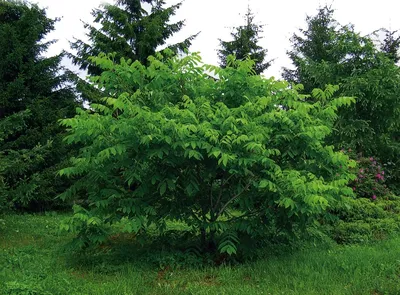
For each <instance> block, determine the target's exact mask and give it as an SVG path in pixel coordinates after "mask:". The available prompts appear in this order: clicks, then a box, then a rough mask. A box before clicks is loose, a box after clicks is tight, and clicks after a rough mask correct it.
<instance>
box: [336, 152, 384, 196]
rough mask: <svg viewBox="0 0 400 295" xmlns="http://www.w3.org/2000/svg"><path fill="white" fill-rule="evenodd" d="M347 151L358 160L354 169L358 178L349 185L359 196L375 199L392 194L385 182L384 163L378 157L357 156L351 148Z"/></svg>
mask: <svg viewBox="0 0 400 295" xmlns="http://www.w3.org/2000/svg"><path fill="white" fill-rule="evenodd" d="M342 151H343V150H342ZM343 152H344V151H343ZM345 153H347V154H349V156H350V158H353V159H355V160H356V161H357V167H356V168H354V171H353V172H354V174H356V175H357V178H356V179H355V180H354V181H352V182H351V183H350V184H349V185H350V186H351V187H352V189H353V191H354V193H355V194H356V196H357V197H358V198H369V199H371V200H373V201H374V200H376V199H377V198H380V197H384V196H387V195H388V194H390V190H389V189H388V187H387V186H386V184H385V179H386V175H385V171H384V170H383V165H382V164H381V163H380V162H379V160H378V159H376V158H374V157H362V156H357V155H355V154H354V153H352V150H351V149H349V150H348V151H346V152H345Z"/></svg>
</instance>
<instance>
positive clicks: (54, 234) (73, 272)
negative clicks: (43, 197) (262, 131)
mask: <svg viewBox="0 0 400 295" xmlns="http://www.w3.org/2000/svg"><path fill="white" fill-rule="evenodd" d="M62 218H63V216H62V215H56V214H54V215H41V216H39V215H10V216H6V217H4V218H3V220H4V224H3V225H2V222H1V221H0V294H15V295H17V294H18V295H31V294H40V295H46V294H68V295H73V294H79V295H83V294H90V295H97V294H112V295H119V294H121V295H125V294H126V295H127V294H207V295H211V294H306V295H312V294H334V295H340V294H360V295H361V294H362V295H364V294H372V295H378V294H388V295H395V294H400V237H399V236H398V237H393V238H391V239H388V240H386V241H382V242H379V243H375V244H373V245H372V244H371V245H358V246H338V245H327V244H326V243H325V244H319V245H318V246H304V247H300V248H299V249H297V250H292V251H290V253H288V252H286V254H284V252H283V251H281V253H280V254H274V255H272V254H268V251H272V249H266V250H265V251H266V254H265V258H264V259H259V260H257V261H253V262H248V263H245V264H242V265H236V266H221V267H208V268H207V267H204V268H200V267H196V261H194V263H193V265H192V266H190V265H186V266H185V267H169V266H167V265H168V263H169V262H171V261H168V259H172V260H173V259H175V262H176V259H179V256H171V255H170V253H169V252H165V253H166V254H165V257H164V258H165V260H164V261H163V260H160V259H162V257H161V258H160V256H157V255H159V253H158V254H156V253H154V254H151V251H148V249H147V252H146V253H148V255H143V253H142V254H141V252H138V251H137V250H136V249H134V248H133V246H132V243H130V242H129V239H127V238H126V237H117V238H116V241H115V242H114V243H115V247H112V248H105V249H104V251H102V252H100V253H94V254H92V255H90V256H86V257H79V256H76V255H71V254H68V253H67V252H65V251H63V250H62V249H63V245H65V243H66V242H67V241H69V240H70V239H71V236H70V235H65V234H60V233H59V231H58V226H59V223H60V221H61V219H62ZM121 241H123V242H124V243H121ZM149 253H150V254H149ZM161 256H162V252H161ZM157 257H158V258H157ZM156 258H157V259H158V260H157V259H156ZM160 261H161V262H163V264H162V263H160ZM155 262H156V263H155ZM157 263H159V265H160V267H158V266H157ZM177 265H179V261H178V263H177Z"/></svg>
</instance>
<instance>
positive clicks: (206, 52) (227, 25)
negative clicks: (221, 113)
mask: <svg viewBox="0 0 400 295" xmlns="http://www.w3.org/2000/svg"><path fill="white" fill-rule="evenodd" d="M33 2H35V3H37V4H38V5H39V6H40V7H42V8H47V14H48V16H49V17H51V18H55V17H60V18H61V20H60V21H59V22H58V23H57V24H56V30H55V31H53V32H52V33H51V34H49V36H48V38H49V39H57V40H58V42H57V43H56V44H54V45H52V46H51V48H50V49H49V51H48V53H47V54H48V55H55V54H57V53H59V52H60V51H61V50H67V51H69V41H73V39H74V37H75V38H78V39H84V40H85V30H84V29H83V24H82V20H83V21H85V22H89V23H90V22H91V21H92V19H93V17H92V16H91V14H90V12H91V10H92V9H93V8H95V7H98V6H99V5H101V3H113V1H111V0H108V1H105V0H69V1H60V0H36V1H33ZM177 2H179V1H178V0H166V3H167V6H169V5H172V4H175V3H177ZM326 4H327V5H331V6H332V8H334V9H335V19H336V20H337V21H338V22H339V23H341V24H342V25H345V24H348V23H352V24H354V26H355V30H356V31H358V32H360V33H361V34H364V35H365V34H369V33H371V32H373V31H375V30H377V29H379V28H383V27H384V28H387V29H390V30H397V29H399V30H400V18H399V17H398V11H400V1H397V0H380V1H372V0H369V1H361V0H303V1H300V0H275V1H269V0H185V1H184V3H183V5H182V6H181V8H180V9H179V10H178V11H177V14H176V16H175V17H174V18H173V19H172V21H174V20H175V21H177V20H181V19H185V20H186V26H185V27H184V29H182V30H181V31H180V32H179V33H177V34H176V35H175V36H174V37H172V39H171V40H169V42H171V43H172V42H174V41H179V40H183V39H185V37H188V36H190V35H191V34H195V33H197V32H201V33H200V35H199V36H198V37H197V38H196V40H195V41H194V42H193V45H192V47H191V48H190V50H191V51H194V52H200V53H201V56H202V58H203V61H204V62H205V63H208V64H214V65H217V64H218V57H217V51H216V49H217V48H218V47H219V41H218V39H219V38H221V39H222V40H224V41H229V40H230V32H231V30H232V27H235V26H238V25H241V24H243V15H244V13H245V12H246V10H247V6H248V5H250V8H251V9H252V11H253V12H254V14H255V21H256V22H257V23H259V24H263V25H264V32H263V34H262V37H263V38H262V39H261V40H260V45H261V46H263V47H264V48H266V49H268V55H267V59H273V60H274V61H273V63H272V66H271V67H270V68H268V69H267V70H266V71H265V72H264V74H265V75H266V76H274V77H276V78H280V76H281V70H282V67H290V66H291V63H290V60H289V58H288V57H287V55H286V51H287V50H290V47H291V45H290V38H291V36H292V35H293V33H295V32H298V30H299V29H300V28H305V27H306V22H305V19H306V16H307V15H315V14H316V12H317V9H318V7H320V6H324V5H326ZM64 65H66V66H69V67H70V63H69V62H68V61H64Z"/></svg>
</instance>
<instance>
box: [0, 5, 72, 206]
mask: <svg viewBox="0 0 400 295" xmlns="http://www.w3.org/2000/svg"><path fill="white" fill-rule="evenodd" d="M54 24H55V20H52V19H49V18H48V17H47V16H46V13H45V11H44V10H42V9H40V8H39V7H37V6H36V5H29V4H25V3H21V2H13V1H1V2H0V56H1V59H0V162H1V165H0V208H1V207H2V206H5V205H10V204H13V205H15V206H17V207H28V208H30V209H41V208H46V207H49V206H52V205H54V202H53V199H54V198H55V196H56V195H57V194H59V193H61V192H62V191H63V190H64V189H65V187H66V186H67V185H68V183H65V182H64V181H61V180H60V179H59V178H57V177H56V174H57V171H58V170H59V169H60V168H61V167H62V166H63V165H62V164H61V163H62V162H63V161H65V160H66V159H68V157H69V155H68V154H69V148H67V147H66V146H65V145H64V144H63V143H62V135H61V132H62V130H63V129H62V128H60V126H59V125H58V124H57V121H58V120H59V119H60V118H66V117H68V116H72V115H73V114H74V109H75V107H76V103H75V96H74V92H73V90H72V89H70V88H69V87H68V86H67V85H66V83H68V81H69V76H68V73H67V72H65V73H64V74H63V73H61V71H63V69H62V68H61V66H60V61H61V58H62V55H58V56H54V57H50V58H45V57H43V53H44V52H45V51H46V50H47V48H48V47H49V45H50V44H51V43H52V42H53V41H48V42H45V41H44V40H45V38H46V35H47V34H48V33H50V32H51V31H52V30H53V29H54Z"/></svg>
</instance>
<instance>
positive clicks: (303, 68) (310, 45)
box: [282, 6, 342, 93]
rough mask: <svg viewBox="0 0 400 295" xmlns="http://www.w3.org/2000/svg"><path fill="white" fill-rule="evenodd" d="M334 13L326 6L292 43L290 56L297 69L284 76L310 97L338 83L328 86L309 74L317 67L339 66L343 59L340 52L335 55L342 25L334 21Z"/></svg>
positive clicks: (290, 70)
mask: <svg viewBox="0 0 400 295" xmlns="http://www.w3.org/2000/svg"><path fill="white" fill-rule="evenodd" d="M333 13H334V10H333V9H331V8H329V7H326V6H325V7H323V8H320V9H319V10H318V13H317V15H315V16H307V18H306V22H307V29H306V30H303V29H300V34H294V35H293V37H292V39H291V42H292V51H289V52H288V53H287V54H288V56H289V57H290V59H291V60H292V63H293V65H294V69H288V68H284V69H283V75H282V76H283V78H284V79H285V80H287V81H289V82H293V83H301V84H302V85H303V86H304V91H305V92H307V93H308V92H310V91H312V90H313V89H314V88H323V87H325V85H326V84H329V83H333V84H335V81H329V83H328V82H327V81H326V80H327V79H324V78H320V79H315V77H313V76H311V73H310V72H309V71H308V69H309V68H310V67H312V65H313V64H318V63H323V62H325V63H330V64H338V63H339V62H340V60H341V58H342V55H341V54H340V53H339V52H335V50H336V49H337V48H335V44H336V42H337V41H338V38H337V37H338V31H339V26H340V25H339V24H338V23H337V22H336V21H335V20H334V19H333ZM324 74H325V72H324V73H322V76H323V75H324ZM329 79H331V77H329ZM320 80H322V83H319V82H320Z"/></svg>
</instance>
